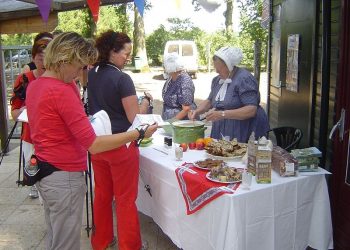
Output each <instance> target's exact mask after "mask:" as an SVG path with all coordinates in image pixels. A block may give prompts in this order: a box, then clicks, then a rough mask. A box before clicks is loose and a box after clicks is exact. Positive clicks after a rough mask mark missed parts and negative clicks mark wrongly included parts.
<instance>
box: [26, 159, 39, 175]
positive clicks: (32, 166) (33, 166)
mask: <svg viewBox="0 0 350 250" xmlns="http://www.w3.org/2000/svg"><path fill="white" fill-rule="evenodd" d="M27 170H28V174H35V173H36V172H37V171H38V162H37V160H36V158H35V157H32V158H30V161H29V165H28V167H27Z"/></svg>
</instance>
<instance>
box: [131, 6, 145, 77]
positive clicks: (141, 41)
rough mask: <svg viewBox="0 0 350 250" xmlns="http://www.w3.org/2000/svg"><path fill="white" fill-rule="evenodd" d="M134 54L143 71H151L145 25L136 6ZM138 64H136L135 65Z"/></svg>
mask: <svg viewBox="0 0 350 250" xmlns="http://www.w3.org/2000/svg"><path fill="white" fill-rule="evenodd" d="M133 37H134V52H133V56H134V58H135V57H138V58H140V64H141V65H140V66H141V71H149V65H148V58H147V51H146V39H145V25H144V22H143V17H142V16H141V15H140V13H139V11H138V10H137V8H136V5H135V6H134V36H133ZM135 64H136V63H135ZM135 66H136V65H135Z"/></svg>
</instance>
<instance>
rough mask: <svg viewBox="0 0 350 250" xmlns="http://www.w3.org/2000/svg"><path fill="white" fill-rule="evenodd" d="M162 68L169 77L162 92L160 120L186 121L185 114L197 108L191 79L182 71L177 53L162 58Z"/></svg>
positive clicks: (182, 67)
mask: <svg viewBox="0 0 350 250" xmlns="http://www.w3.org/2000/svg"><path fill="white" fill-rule="evenodd" d="M164 68H165V72H166V73H167V74H168V75H169V77H168V79H167V80H166V82H165V84H164V87H163V91H162V97H163V112H162V118H163V119H164V120H168V119H176V120H183V119H188V116H187V113H188V112H189V111H190V110H191V109H195V108H196V107H197V106H196V104H195V103H194V91H195V88H194V84H193V82H192V78H191V77H190V76H189V74H187V72H186V71H185V70H184V68H185V67H184V64H183V62H182V59H181V58H180V57H179V55H178V54H177V53H170V54H168V55H166V56H165V57H164Z"/></svg>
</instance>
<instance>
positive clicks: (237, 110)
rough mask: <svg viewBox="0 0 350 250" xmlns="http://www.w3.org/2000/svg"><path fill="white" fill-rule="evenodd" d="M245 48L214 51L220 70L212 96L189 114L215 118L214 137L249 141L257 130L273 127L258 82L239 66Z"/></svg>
mask: <svg viewBox="0 0 350 250" xmlns="http://www.w3.org/2000/svg"><path fill="white" fill-rule="evenodd" d="M242 58H243V53H242V50H241V49H239V48H234V47H223V48H220V49H219V50H217V51H216V52H215V53H214V56H213V61H214V67H215V69H216V72H217V73H218V74H219V75H218V76H216V77H214V79H213V80H212V85H211V91H210V94H209V97H208V98H207V99H206V100H205V101H203V102H202V103H201V104H200V105H199V107H198V108H197V109H196V110H193V111H191V112H190V114H189V118H190V119H194V117H196V116H198V115H200V114H203V113H205V112H207V113H206V114H205V116H206V119H207V120H208V121H212V122H213V126H212V130H211V137H212V138H216V139H221V138H222V137H223V136H224V137H226V138H227V137H229V138H230V140H232V139H233V138H237V140H238V141H239V142H247V141H248V138H249V136H250V134H251V133H252V132H253V131H254V132H255V135H256V136H257V137H261V136H266V135H267V131H268V130H269V129H270V126H269V122H268V118H267V115H266V113H265V111H264V110H263V108H262V107H261V106H260V105H259V104H260V94H259V88H258V83H257V81H256V79H255V78H254V76H253V75H252V74H251V73H250V72H249V71H248V70H246V69H243V68H240V67H238V66H237V65H239V64H240V62H241V61H242Z"/></svg>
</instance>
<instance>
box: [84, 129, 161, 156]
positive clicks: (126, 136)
mask: <svg viewBox="0 0 350 250" xmlns="http://www.w3.org/2000/svg"><path fill="white" fill-rule="evenodd" d="M157 127H158V124H153V125H151V126H149V127H148V128H147V129H146V131H145V135H144V137H145V138H148V137H151V136H152V134H153V133H154V132H155V131H156V130H157ZM139 136H140V133H139V132H138V131H137V130H136V129H135V130H132V131H128V132H124V133H119V134H113V135H102V136H97V137H96V139H95V140H94V142H93V143H92V145H91V146H90V147H89V149H88V150H89V152H90V153H91V154H97V153H101V152H104V151H108V150H112V149H115V148H118V147H120V146H122V145H124V144H126V143H128V142H132V141H135V140H137V139H138V138H139Z"/></svg>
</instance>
